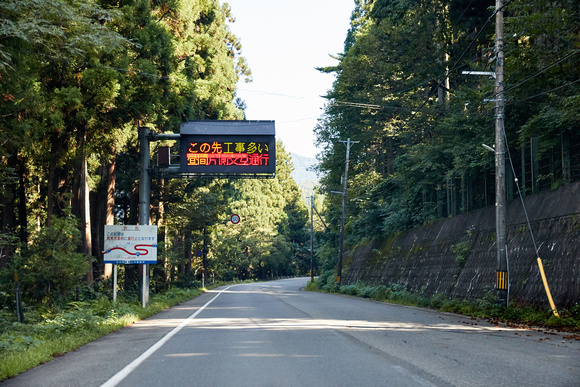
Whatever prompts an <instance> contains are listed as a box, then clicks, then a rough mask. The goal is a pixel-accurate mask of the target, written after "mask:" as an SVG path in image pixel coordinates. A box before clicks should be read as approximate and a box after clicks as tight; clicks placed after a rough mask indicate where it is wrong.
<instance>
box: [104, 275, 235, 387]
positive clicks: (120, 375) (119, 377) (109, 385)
mask: <svg viewBox="0 0 580 387" xmlns="http://www.w3.org/2000/svg"><path fill="white" fill-rule="evenodd" d="M232 286H233V285H232ZM232 286H228V287H227V288H225V289H224V290H222V291H220V292H219V293H218V294H216V296H215V297H214V298H212V299H211V300H209V301H208V302H206V303H205V305H203V306H202V307H201V308H199V309H198V310H197V311H195V313H193V314H192V315H191V316H189V317H188V318H186V319H185V320H183V321H182V322H181V324H179V325H178V326H176V327H175V328H173V330H172V331H171V332H169V333H168V334H166V335H165V336H163V337H162V338H161V339H160V340H159V341H158V342H156V343H155V344H153V345H152V346H151V347H150V348H149V349H148V350H147V351H145V352H143V353H142V354H141V356H139V357H138V358H137V359H135V360H133V361H132V362H131V363H129V364H128V365H127V366H126V367H125V368H123V369H122V370H121V371H119V372H117V373H116V374H115V375H114V376H113V377H112V378H111V379H109V380H107V381H106V382H105V383H103V384H101V387H115V386H116V385H117V384H119V383H121V381H123V379H125V378H126V377H127V376H129V374H130V373H131V372H133V371H134V370H135V368H137V367H139V365H140V364H141V363H143V362H144V361H145V360H147V358H148V357H149V356H151V355H153V353H155V351H157V350H158V349H159V348H161V346H163V344H165V343H166V342H167V341H169V339H171V338H172V337H173V336H174V335H175V334H176V333H177V332H179V331H180V330H181V329H182V328H183V327H184V326H186V325H187V323H189V322H190V321H191V320H193V319H194V318H196V317H197V315H198V314H200V313H201V312H202V311H203V310H204V309H205V308H207V306H208V305H209V304H211V303H212V302H213V301H214V300H215V299H216V298H218V297H219V296H220V295H221V294H222V293H223V292H225V291H226V290H228V289H229V288H231V287H232Z"/></svg>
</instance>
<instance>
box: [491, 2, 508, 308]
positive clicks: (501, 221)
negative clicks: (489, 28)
mask: <svg viewBox="0 0 580 387" xmlns="http://www.w3.org/2000/svg"><path fill="white" fill-rule="evenodd" d="M495 12H496V14H495V51H496V56H497V60H496V66H495V93H494V94H495V187H496V189H495V199H496V200H495V207H496V208H495V214H496V215H495V216H496V220H495V221H496V233H497V237H496V243H497V272H496V291H497V301H498V303H499V304H502V305H505V306H507V302H508V280H509V279H508V275H507V272H508V271H507V236H506V234H507V231H506V184H505V137H504V118H505V112H504V108H505V95H504V84H503V83H504V69H503V65H504V52H503V0H496V1H495Z"/></svg>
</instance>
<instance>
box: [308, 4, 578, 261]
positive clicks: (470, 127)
mask: <svg viewBox="0 0 580 387" xmlns="http://www.w3.org/2000/svg"><path fill="white" fill-rule="evenodd" d="M494 4H495V3H494V2H493V1H468V0H459V1H458V0H454V1H450V0H358V1H356V8H355V10H354V12H353V13H352V18H351V20H352V23H351V29H350V31H349V33H348V35H347V38H346V41H345V50H344V53H343V54H341V55H340V56H339V57H338V59H339V63H338V65H337V66H334V67H328V68H322V69H320V70H321V71H325V72H331V73H334V74H336V80H335V83H334V85H333V88H332V90H330V92H329V93H328V95H327V98H328V103H327V105H326V108H325V114H324V116H323V117H322V118H321V119H320V121H319V124H318V126H317V128H316V134H317V140H318V143H319V145H320V147H321V148H322V153H321V154H320V155H319V160H320V165H319V170H320V172H322V173H323V176H324V177H323V179H322V184H323V187H324V189H325V190H326V191H333V190H334V191H336V190H339V189H340V186H341V183H340V182H341V175H343V173H344V169H345V153H346V147H345V145H344V143H341V142H340V141H345V140H346V139H347V138H351V140H353V141H358V143H356V144H354V145H353V146H352V148H351V149H350V168H349V175H348V177H349V190H348V205H347V222H346V223H347V225H346V235H347V243H350V244H351V245H355V244H357V243H359V242H360V241H362V240H364V239H366V238H372V237H374V236H377V235H386V236H388V235H390V234H393V233H395V232H397V231H400V230H404V229H407V228H411V227H415V226H418V225H422V224H426V223H429V222H433V221H434V220H436V219H440V218H444V217H448V216H454V215H457V214H460V213H465V212H468V211H472V210H474V209H477V208H482V207H484V206H488V205H492V204H493V202H494V199H493V198H494V178H495V177H494V176H495V171H494V168H495V167H494V155H493V153H492V152H488V151H487V150H485V149H484V148H483V147H482V146H481V144H488V145H493V143H494V104H493V102H489V100H490V99H493V97H494V80H493V79H492V78H491V77H481V76H474V75H465V74H463V73H462V72H463V71H465V70H478V71H487V72H493V71H494V70H495V65H496V60H497V55H496V53H495V48H494V47H495V46H494V38H495V29H494V27H495V26H494V24H495V21H494V20H495V13H494ZM503 10H504V18H505V23H504V24H505V25H504V31H505V32H504V42H505V43H504V52H505V58H506V59H505V84H504V86H505V92H506V98H507V101H506V118H505V135H506V138H507V141H508V145H509V154H508V162H507V168H506V169H507V176H508V187H507V191H508V192H507V194H508V196H509V199H513V198H515V195H517V192H518V191H517V186H516V185H515V184H516V183H515V182H514V175H513V173H514V172H515V174H516V176H517V177H518V179H519V187H520V189H521V190H522V193H523V195H528V194H533V193H536V192H539V191H541V190H544V189H552V188H557V187H558V186H561V185H564V184H567V183H569V182H571V181H577V180H580V134H579V133H580V132H579V131H578V128H579V121H578V118H579V117H580V103H579V101H580V98H579V97H580V84H579V83H578V79H579V78H580V39H579V36H580V35H579V32H580V31H579V28H580V24H579V23H578V20H579V19H580V14H579V9H578V6H577V3H576V2H575V1H571V0H557V1H545V0H532V1H523V0H521V1H520V0H512V1H505V6H504V8H503ZM326 208H327V210H326V214H327V216H328V219H329V223H330V224H331V225H332V229H333V230H334V231H335V233H336V232H338V226H339V224H340V214H341V210H340V195H328V196H327V199H326ZM319 253H320V254H321V256H323V257H326V258H328V259H330V258H333V257H336V255H337V254H336V243H335V240H334V239H332V238H329V239H328V241H327V243H325V245H324V246H323V247H321V248H320V249H319ZM334 259H335V258H334ZM328 266H329V268H330V267H334V265H331V264H328Z"/></svg>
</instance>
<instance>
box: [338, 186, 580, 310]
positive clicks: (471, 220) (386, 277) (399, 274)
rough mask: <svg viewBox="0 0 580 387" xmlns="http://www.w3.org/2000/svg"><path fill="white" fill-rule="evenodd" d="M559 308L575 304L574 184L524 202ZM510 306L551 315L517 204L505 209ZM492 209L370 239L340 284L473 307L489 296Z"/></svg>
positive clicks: (577, 207) (351, 257) (353, 254)
mask: <svg viewBox="0 0 580 387" xmlns="http://www.w3.org/2000/svg"><path fill="white" fill-rule="evenodd" d="M524 203H525V206H526V210H527V212H528V215H529V218H530V222H531V226H532V231H533V233H534V237H535V241H536V245H537V246H538V249H539V255H540V257H541V258H542V261H543V263H544V269H545V272H546V276H547V278H548V283H549V285H550V290H551V292H552V296H553V298H554V301H555V303H556V307H557V308H570V307H572V306H574V305H576V304H578V303H579V302H580V183H575V184H570V185H567V186H565V187H562V188H560V189H558V190H556V191H552V192H546V193H542V194H538V195H534V196H530V197H527V198H525V200H524ZM507 213H508V235H507V241H508V254H509V256H508V259H509V275H510V300H515V301H516V302H517V303H518V304H519V305H531V306H535V307H538V308H549V304H548V301H547V297H546V293H545V291H544V287H543V284H542V279H541V277H540V273H539V270H538V265H537V261H536V258H537V257H536V253H535V249H534V244H533V242H532V237H531V234H530V230H529V228H528V225H527V222H526V218H525V213H524V211H523V207H522V204H521V202H520V200H519V199H518V200H517V201H513V202H511V203H509V204H508V208H507ZM496 257H497V255H496V245H495V207H488V208H484V209H482V210H479V211H477V212H473V213H470V214H464V215H460V216H457V217H454V218H450V219H446V220H443V221H440V222H438V223H435V224H431V225H427V226H423V227H420V228H416V229H413V230H408V231H405V232H403V233H400V234H398V235H396V236H392V237H391V238H389V239H383V240H373V241H372V242H370V243H368V244H364V245H360V246H358V247H356V248H355V249H353V250H351V251H349V252H347V254H346V256H345V259H344V266H345V271H346V275H343V278H344V283H346V284H349V283H354V282H357V281H359V280H360V281H363V282H365V283H367V284H375V285H378V284H388V283H399V284H401V285H404V286H405V287H407V289H409V290H412V291H422V292H424V293H425V294H426V295H434V294H441V293H442V294H444V295H446V296H448V297H457V298H461V299H469V300H474V299H478V298H482V297H484V296H485V295H486V294H488V293H489V292H490V291H491V292H493V291H494V289H495V278H496V266H497V258H496Z"/></svg>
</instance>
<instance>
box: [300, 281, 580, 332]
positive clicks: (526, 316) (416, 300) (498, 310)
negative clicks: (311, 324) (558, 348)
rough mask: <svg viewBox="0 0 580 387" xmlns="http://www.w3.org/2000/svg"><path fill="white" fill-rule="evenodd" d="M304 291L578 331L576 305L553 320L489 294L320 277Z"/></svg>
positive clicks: (547, 313) (548, 313)
mask: <svg viewBox="0 0 580 387" xmlns="http://www.w3.org/2000/svg"><path fill="white" fill-rule="evenodd" d="M331 274H332V273H331ZM327 277H328V278H327ZM306 289H307V290H311V291H322V292H328V293H338V294H347V295H351V296H357V297H363V298H370V299H373V300H377V301H384V302H391V303H396V304H400V305H408V306H418V307H422V308H432V309H436V310H440V311H442V312H450V313H457V314H463V315H466V316H472V317H480V318H489V319H491V320H497V321H503V322H505V323H507V324H518V325H529V326H543V327H549V328H553V329H557V330H561V331H566V332H572V333H579V332H580V305H576V306H575V307H573V308H572V309H571V310H558V313H559V315H560V317H556V316H555V315H554V314H553V313H552V311H551V310H537V309H534V308H531V307H518V306H516V305H515V304H512V305H510V306H509V307H505V306H500V305H497V303H496V298H495V296H494V294H493V293H492V292H490V293H488V295H487V296H486V297H484V298H483V299H480V300H477V301H467V300H458V299H448V298H446V297H445V296H444V295H442V294H438V295H435V296H433V297H428V296H426V295H424V294H422V293H411V292H409V291H407V290H406V289H405V288H404V287H403V286H402V285H399V284H389V285H388V286H387V285H377V286H371V285H366V284H364V283H363V282H357V283H355V284H349V285H342V286H340V285H338V284H337V283H336V281H334V280H333V277H332V276H325V275H324V274H323V275H321V276H320V277H319V279H318V280H317V281H314V283H312V282H308V285H307V286H306Z"/></svg>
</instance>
